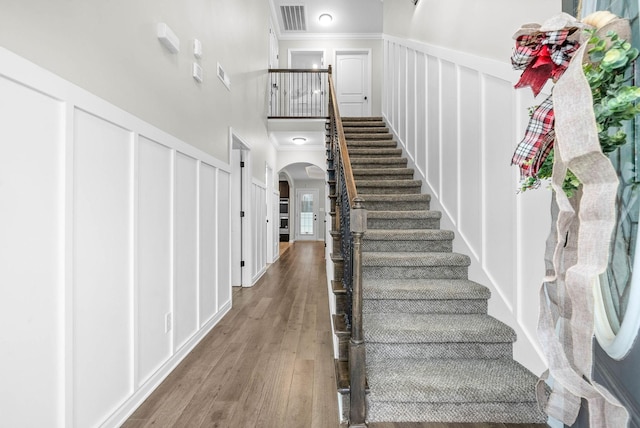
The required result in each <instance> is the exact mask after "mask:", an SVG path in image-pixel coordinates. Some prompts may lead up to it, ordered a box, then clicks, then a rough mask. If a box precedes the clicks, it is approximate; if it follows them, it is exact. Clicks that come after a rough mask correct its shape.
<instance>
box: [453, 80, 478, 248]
mask: <svg viewBox="0 0 640 428" xmlns="http://www.w3.org/2000/svg"><path fill="white" fill-rule="evenodd" d="M459 73H460V88H459V99H460V100H461V103H463V108H461V109H460V148H461V153H460V174H459V177H460V198H459V201H460V210H459V217H458V230H459V232H460V235H461V236H462V237H463V238H464V239H465V241H466V242H467V243H468V245H469V248H470V249H471V251H472V252H473V255H474V256H475V257H476V258H478V257H479V255H480V253H481V251H482V216H480V215H478V213H480V212H482V201H483V196H484V195H483V194H482V180H478V177H482V159H483V151H482V144H483V140H482V130H483V128H482V117H483V113H482V104H481V101H482V97H481V91H482V81H481V80H480V73H478V72H477V71H475V70H472V69H470V68H467V67H460V68H459Z"/></svg>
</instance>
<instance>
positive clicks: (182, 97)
mask: <svg viewBox="0 0 640 428" xmlns="http://www.w3.org/2000/svg"><path fill="white" fill-rule="evenodd" d="M269 17H270V9H269V5H268V1H267V0H216V1H215V2H212V1H210V0H191V1H189V2H174V1H144V0H140V1H135V2H132V1H129V0H109V1H106V2H105V1H102V2H99V1H78V0H30V1H27V2H25V1H22V0H5V1H3V2H2V6H0V46H3V47H5V48H7V49H9V50H11V51H12V52H14V53H17V54H18V55H20V56H22V57H25V58H27V59H29V60H31V61H32V62H34V63H36V64H38V65H40V66H42V67H43V68H45V69H47V70H49V71H52V72H53V73H55V74H56V75H58V76H61V77H62V78H64V79H66V80H68V81H70V82H72V83H74V84H76V85H78V86H80V87H82V88H83V89H86V90H88V91H89V92H91V93H93V94H95V95H97V96H98V97H100V98H102V99H105V100H107V101H109V102H111V103H112V104H114V105H116V106H118V107H120V108H122V109H124V110H126V111H127V112H129V113H131V114H133V115H135V116H137V117H139V118H141V119H142V120H144V121H146V122H148V123H150V124H152V125H154V126H156V127H158V128H160V129H162V130H163V131H165V132H168V133H169V134H171V135H173V136H175V137H177V138H179V139H181V140H182V141H185V142H187V143H188V144H191V145H193V146H195V147H198V148H199V149H201V150H203V151H205V152H207V153H209V154H210V155H212V156H214V157H216V158H217V159H219V160H221V161H223V162H229V149H228V145H227V144H226V141H227V133H228V128H229V127H233V129H234V131H235V132H237V134H238V135H241V136H242V137H243V139H245V140H246V141H247V142H248V143H250V144H251V148H252V156H253V161H254V162H253V165H254V170H253V171H252V175H253V177H255V178H258V179H261V180H264V164H265V162H267V163H269V164H270V165H273V164H275V156H276V154H275V149H274V148H273V147H272V146H271V144H269V142H268V136H267V131H266V121H265V117H266V111H267V98H266V89H267V72H266V71H267V67H268V62H269ZM159 22H165V23H166V24H168V25H169V27H171V29H172V30H173V31H174V32H175V34H176V35H177V36H178V38H179V39H180V52H179V53H177V54H171V53H169V52H168V51H167V50H166V49H165V48H164V47H163V46H162V45H161V44H160V42H159V41H158V39H157V37H156V32H157V30H156V27H157V24H158V23H159ZM195 38H197V39H199V40H200V41H201V42H202V48H203V55H202V58H201V59H196V58H195V57H194V55H193V40H194V39H195ZM239 53H242V54H239ZM194 62H197V63H199V64H200V65H201V66H202V68H203V75H204V81H203V83H197V82H196V81H195V80H194V79H193V78H192V76H191V68H192V64H193V63H194ZM218 63H220V65H222V67H223V68H224V70H225V72H226V74H227V75H229V76H230V79H231V89H230V90H228V89H227V88H226V87H225V85H224V84H223V83H222V82H221V81H220V80H219V79H218V78H217V76H216V71H217V64H218Z"/></svg>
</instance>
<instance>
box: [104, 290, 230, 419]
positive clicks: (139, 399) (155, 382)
mask: <svg viewBox="0 0 640 428" xmlns="http://www.w3.org/2000/svg"><path fill="white" fill-rule="evenodd" d="M231 306H232V302H231V301H229V302H227V303H226V304H225V305H224V306H223V307H222V308H221V309H220V311H219V312H218V313H217V314H215V315H214V316H213V317H212V318H211V319H210V320H209V321H208V322H207V323H206V324H205V325H204V326H203V327H202V328H201V329H200V330H199V331H198V332H197V333H196V334H194V335H193V336H192V337H191V339H189V340H188V341H187V343H185V344H184V346H182V348H180V349H179V350H178V351H176V352H175V353H174V354H173V355H172V356H171V358H169V359H168V360H167V362H165V363H164V364H163V365H162V367H160V368H159V369H158V370H157V371H156V372H155V373H154V374H153V375H152V376H151V377H150V378H149V379H148V380H147V381H146V382H145V383H144V384H143V385H142V386H141V387H140V388H138V389H137V390H136V391H135V392H134V393H133V395H131V397H129V399H127V400H126V401H125V402H124V403H123V404H122V405H121V406H120V407H119V408H118V409H117V410H116V411H115V412H114V413H113V414H112V415H111V416H109V417H108V418H107V419H106V420H105V421H104V422H103V423H102V424H101V425H100V428H116V427H120V426H122V425H123V424H124V423H125V422H126V420H127V419H128V418H129V416H131V415H132V414H133V412H135V411H136V409H137V408H138V407H140V405H141V404H142V403H143V402H144V400H146V399H147V398H148V397H149V395H151V393H152V392H153V391H155V389H156V388H157V387H158V386H159V385H160V384H161V383H162V381H163V380H165V379H166V378H167V376H169V374H171V372H172V371H173V370H174V369H175V368H176V367H177V366H178V364H180V363H181V362H182V360H183V359H184V358H185V357H186V356H187V355H188V354H189V353H190V352H191V351H192V350H193V349H194V348H195V347H196V345H197V344H198V343H200V341H201V340H202V339H203V338H204V337H205V336H206V335H207V334H208V333H209V332H210V331H211V330H212V329H213V327H215V326H216V325H217V324H218V322H220V320H221V319H222V317H224V316H225V315H226V314H227V313H228V312H229V311H230V310H231Z"/></svg>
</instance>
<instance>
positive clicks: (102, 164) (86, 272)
mask: <svg viewBox="0 0 640 428" xmlns="http://www.w3.org/2000/svg"><path fill="white" fill-rule="evenodd" d="M74 117H75V120H74V121H75V129H74V151H73V157H74V165H73V176H74V184H75V185H74V192H73V200H74V210H73V217H74V230H73V235H74V242H73V248H74V253H75V257H74V261H73V296H74V299H73V313H74V320H73V326H74V328H73V343H74V353H73V363H74V364H73V365H74V373H73V379H74V387H73V394H74V409H75V412H74V425H75V426H78V427H92V426H96V425H99V424H100V422H101V421H102V420H104V419H105V418H106V417H108V416H109V414H111V413H112V412H113V411H115V410H116V409H117V408H118V406H119V405H120V404H122V402H123V401H124V400H125V399H126V398H127V397H128V396H129V395H130V394H131V392H132V385H133V381H132V380H133V373H132V367H131V361H132V360H131V357H132V355H133V349H132V340H131V338H132V334H133V319H132V316H131V315H132V311H131V308H132V304H133V299H132V297H133V296H132V293H131V291H132V290H133V278H132V268H133V265H132V242H133V237H132V234H131V231H132V222H133V217H132V212H133V210H132V167H133V165H132V156H131V154H132V149H133V133H132V132H131V131H128V130H126V129H124V128H121V127H120V126H117V125H115V124H113V123H111V122H108V121H106V120H104V119H102V118H98V117H96V116H94V115H92V114H89V113H86V112H83V111H81V110H79V109H76V111H75V114H74ZM105 368H107V369H106V370H105ZM98 386H99V387H98Z"/></svg>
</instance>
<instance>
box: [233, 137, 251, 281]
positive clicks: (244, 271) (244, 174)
mask: <svg viewBox="0 0 640 428" xmlns="http://www.w3.org/2000/svg"><path fill="white" fill-rule="evenodd" d="M229 160H230V164H231V186H232V187H231V188H232V192H231V200H230V203H231V285H233V286H241V287H251V285H252V283H251V276H252V275H251V271H252V269H251V266H252V265H251V263H252V257H251V251H250V249H251V234H252V227H251V216H252V213H251V182H252V179H251V146H250V145H249V144H248V143H247V142H246V141H245V140H243V139H242V138H241V137H240V136H239V135H238V134H236V133H235V132H234V131H233V128H231V127H229ZM240 161H242V162H244V167H243V168H240ZM241 210H242V211H244V213H245V215H244V217H242V218H241V217H240V211H241ZM241 261H244V266H241ZM238 276H239V278H238Z"/></svg>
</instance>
